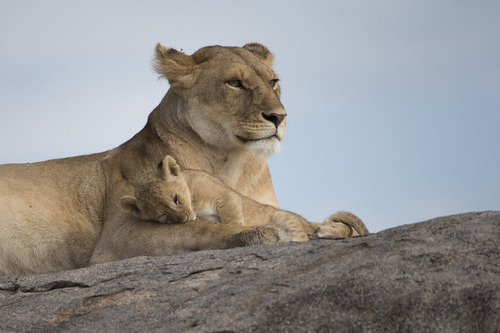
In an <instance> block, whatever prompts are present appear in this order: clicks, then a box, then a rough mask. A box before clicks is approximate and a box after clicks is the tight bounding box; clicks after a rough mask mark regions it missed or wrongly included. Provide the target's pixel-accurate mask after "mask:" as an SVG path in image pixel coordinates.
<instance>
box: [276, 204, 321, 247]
mask: <svg viewBox="0 0 500 333" xmlns="http://www.w3.org/2000/svg"><path fill="white" fill-rule="evenodd" d="M270 225H274V226H277V227H279V228H280V229H282V230H286V234H285V235H281V237H282V238H286V239H287V240H288V241H290V242H305V241H308V240H309V239H310V235H311V234H312V233H313V232H314V228H313V227H312V225H311V224H310V223H309V222H308V221H306V220H305V219H304V218H302V217H300V216H299V215H297V214H294V213H291V212H288V211H285V210H276V212H274V213H273V215H272V218H271V223H270Z"/></svg>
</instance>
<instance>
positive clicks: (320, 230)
mask: <svg viewBox="0 0 500 333" xmlns="http://www.w3.org/2000/svg"><path fill="white" fill-rule="evenodd" d="M315 225H316V226H317V228H316V230H314V235H315V236H316V237H352V236H360V235H368V234H370V232H369V231H368V229H367V228H366V226H365V224H364V223H363V221H361V219H360V218H359V217H357V216H356V215H354V214H352V213H349V212H337V213H335V214H333V215H330V216H329V217H328V218H327V219H326V220H325V221H324V222H323V223H321V224H320V223H316V224H315Z"/></svg>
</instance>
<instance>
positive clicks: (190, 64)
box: [154, 43, 287, 155]
mask: <svg viewBox="0 0 500 333" xmlns="http://www.w3.org/2000/svg"><path fill="white" fill-rule="evenodd" d="M272 63H273V55H272V54H271V53H270V52H269V50H268V49H267V48H266V47H265V46H263V45H261V44H257V43H251V44H246V45H245V46H243V47H222V46H208V47H204V48H202V49H200V50H198V51H196V52H195V53H194V54H192V55H186V54H184V53H182V52H179V51H177V50H175V49H172V48H165V47H163V46H161V45H160V44H158V45H157V46H156V57H155V61H154V68H155V70H156V71H157V72H158V73H159V74H160V75H161V76H162V77H165V78H166V79H167V80H168V81H169V83H170V86H171V92H170V93H171V95H170V96H172V95H173V94H175V95H177V96H178V97H179V98H177V99H176V101H179V100H180V101H182V104H183V105H182V107H181V108H180V107H179V110H178V111H177V114H176V117H179V118H180V120H181V122H182V123H183V124H184V125H186V126H189V127H191V128H192V129H193V130H194V131H195V132H196V133H197V134H198V135H199V136H200V137H201V138H202V139H203V140H204V141H205V142H206V143H207V144H209V145H212V146H214V147H218V148H224V149H226V150H234V149H245V150H250V151H253V152H255V153H257V154H260V155H270V154H273V153H275V152H277V151H278V150H279V148H280V141H281V140H282V139H283V137H284V135H285V127H286V124H285V123H286V122H285V117H286V115H287V114H286V111H285V109H284V107H283V105H282V104H281V102H280V86H279V84H278V76H277V75H276V73H275V72H274V71H273V70H272V69H271V66H272Z"/></svg>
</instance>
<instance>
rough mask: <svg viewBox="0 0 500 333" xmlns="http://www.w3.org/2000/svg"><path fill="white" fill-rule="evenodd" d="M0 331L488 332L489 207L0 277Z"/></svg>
mask: <svg viewBox="0 0 500 333" xmlns="http://www.w3.org/2000/svg"><path fill="white" fill-rule="evenodd" d="M0 331H1V332H4V331H6V332H9V331H13V332H14V331H15V332H23V331H25V332H28V331H29V332H37V331H50V332H53V331H78V332H103V331H105V332H123V331H127V332H129V331H132V332H146V331H147V332H180V331H187V332H222V331H224V332H229V331H236V332H266V331H269V332H278V331H279V332H361V331H365V332H366V331H372V332H396V331H398V332H409V331H411V332H499V331H500V212H482V213H469V214H461V215H455V216H448V217H442V218H437V219H433V220H430V221H427V222H421V223H416V224H411V225H406V226H401V227H398V228H394V229H389V230H385V231H382V232H379V233H377V234H373V235H370V236H366V237H358V238H352V239H321V240H315V241H311V242H307V243H300V244H298V243H292V244H278V245H260V246H252V247H246V248H238V249H232V250H223V251H203V252H197V253H192V254H187V255H179V256H173V257H160V258H148V257H138V258H133V259H129V260H123V261H119V262H113V263H108V264H102V265H96V266H93V267H88V268H84V269H78V270H73V271H66V272H60V273H54V274H43V275H37V276H24V277H18V276H5V277H0Z"/></svg>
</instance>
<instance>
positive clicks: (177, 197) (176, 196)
mask: <svg viewBox="0 0 500 333" xmlns="http://www.w3.org/2000/svg"><path fill="white" fill-rule="evenodd" d="M174 204H176V205H178V204H179V196H178V195H177V194H176V195H174Z"/></svg>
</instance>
